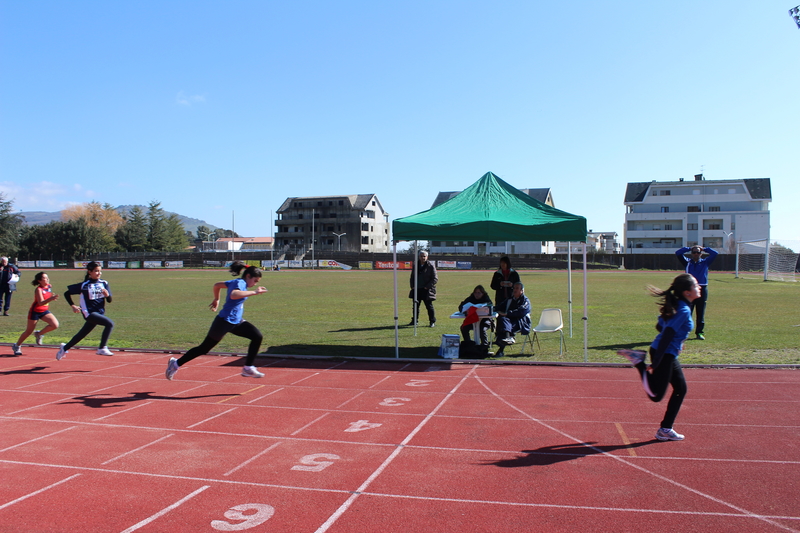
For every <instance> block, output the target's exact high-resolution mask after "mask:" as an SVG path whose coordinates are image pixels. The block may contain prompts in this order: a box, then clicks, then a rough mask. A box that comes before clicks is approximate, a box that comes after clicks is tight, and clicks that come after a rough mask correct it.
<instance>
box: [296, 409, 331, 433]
mask: <svg viewBox="0 0 800 533" xmlns="http://www.w3.org/2000/svg"><path fill="white" fill-rule="evenodd" d="M329 414H330V413H325V414H324V415H322V416H320V417H318V418H315V419H314V420H312V421H311V422H309V423H308V424H306V425H305V426H303V427H301V428H300V429H298V430H297V431H295V432H294V433H292V434H291V435H290V436H291V437H294V436H295V435H297V434H298V433H300V432H301V431H303V430H304V429H306V428H308V427H310V426H312V425H313V424H316V423H317V422H319V421H320V420H322V419H323V418H325V417H326V416H328V415H329Z"/></svg>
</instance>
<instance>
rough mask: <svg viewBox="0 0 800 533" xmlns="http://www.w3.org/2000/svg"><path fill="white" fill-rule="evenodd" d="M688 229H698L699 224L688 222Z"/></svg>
mask: <svg viewBox="0 0 800 533" xmlns="http://www.w3.org/2000/svg"><path fill="white" fill-rule="evenodd" d="M686 229H688V230H695V231H696V230H697V224H686Z"/></svg>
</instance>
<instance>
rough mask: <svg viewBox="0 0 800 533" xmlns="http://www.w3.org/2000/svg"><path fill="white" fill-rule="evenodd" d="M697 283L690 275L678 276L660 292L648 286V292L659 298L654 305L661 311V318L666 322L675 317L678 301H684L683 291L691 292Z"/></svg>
mask: <svg viewBox="0 0 800 533" xmlns="http://www.w3.org/2000/svg"><path fill="white" fill-rule="evenodd" d="M695 283H697V281H696V280H695V279H694V276H692V275H691V274H685V273H684V274H679V275H678V276H677V277H676V278H675V279H673V280H672V285H670V286H669V288H668V289H666V290H663V291H662V290H661V289H659V288H657V287H653V286H652V285H650V286H648V287H647V288H648V290H649V291H650V292H651V293H652V295H653V296H655V297H656V298H661V300H660V301H658V302H657V303H656V305H658V306H659V309H660V311H661V318H663V319H664V320H668V319H670V318H672V317H673V316H674V315H675V310H676V309H677V308H678V301H680V300H684V301H686V299H685V298H684V297H683V293H684V292H685V291H690V290H692V286H693V285H694V284H695Z"/></svg>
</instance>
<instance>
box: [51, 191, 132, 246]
mask: <svg viewBox="0 0 800 533" xmlns="http://www.w3.org/2000/svg"><path fill="white" fill-rule="evenodd" d="M61 219H62V220H64V221H70V220H82V221H83V223H84V224H85V225H87V226H89V227H91V228H97V229H99V230H100V246H101V248H102V249H103V250H102V251H104V252H110V251H113V250H114V249H115V248H116V247H117V243H116V240H115V239H114V235H115V234H116V232H117V230H118V229H119V228H120V226H122V225H123V224H124V223H125V220H124V219H123V218H122V216H121V215H120V214H119V212H117V210H116V209H115V208H114V207H113V206H112V205H111V204H108V203H106V204H103V205H100V203H99V202H89V203H87V204H78V205H72V206H69V207H67V208H66V209H64V210H63V211H61Z"/></svg>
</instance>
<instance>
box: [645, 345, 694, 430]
mask: <svg viewBox="0 0 800 533" xmlns="http://www.w3.org/2000/svg"><path fill="white" fill-rule="evenodd" d="M650 357H651V359H652V357H653V349H652V348H650ZM636 369H637V370H638V371H639V374H641V376H642V379H645V377H646V379H647V385H648V386H649V387H650V392H652V393H653V394H655V397H652V396H650V395H648V398H650V399H651V400H652V401H654V402H660V401H661V400H663V399H664V396H665V395H666V393H667V385H672V395H671V396H670V397H669V402H667V412H666V413H664V419H663V420H662V421H661V427H662V428H672V424H674V423H675V418H676V417H677V416H678V411H680V409H681V404H682V403H683V398H684V396H686V378H685V377H683V369H682V368H681V364H680V363H679V362H678V358H677V357H676V356H674V355H673V354H671V353H665V354H664V356H663V357H662V358H661V361H660V362H659V364H658V365H657V366H656V367H655V368H654V369H653V371H652V372H648V371H647V365H646V364H645V363H643V362H642V363H639V364H638V365H636Z"/></svg>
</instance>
